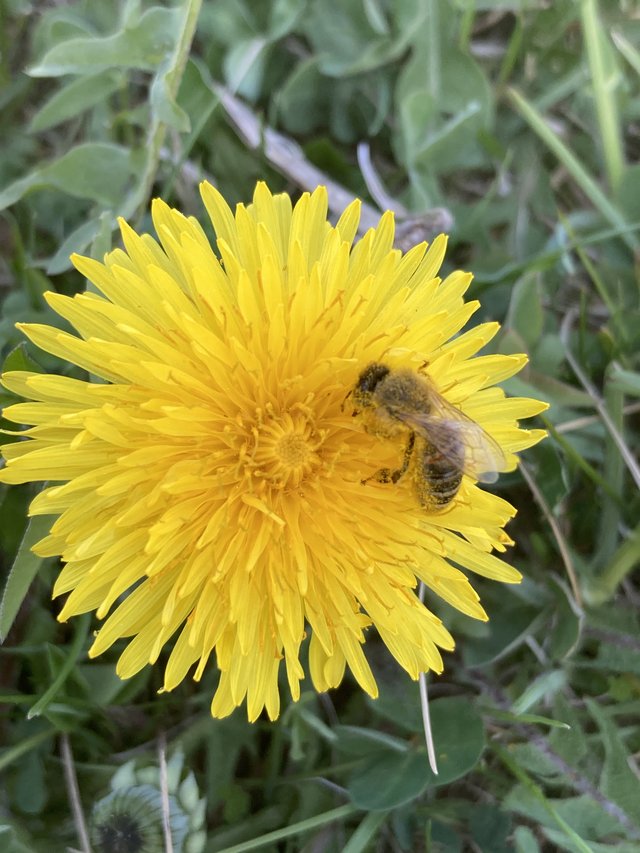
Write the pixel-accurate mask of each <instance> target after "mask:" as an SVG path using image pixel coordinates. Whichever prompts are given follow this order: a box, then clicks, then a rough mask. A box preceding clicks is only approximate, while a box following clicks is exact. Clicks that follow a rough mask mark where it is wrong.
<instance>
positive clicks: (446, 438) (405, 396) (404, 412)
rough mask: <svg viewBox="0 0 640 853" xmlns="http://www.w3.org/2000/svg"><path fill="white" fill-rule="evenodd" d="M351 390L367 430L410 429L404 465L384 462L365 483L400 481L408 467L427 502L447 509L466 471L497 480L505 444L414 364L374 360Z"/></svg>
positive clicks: (425, 504)
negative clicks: (399, 367) (404, 365)
mask: <svg viewBox="0 0 640 853" xmlns="http://www.w3.org/2000/svg"><path fill="white" fill-rule="evenodd" d="M349 396H352V397H353V402H354V411H353V413H352V414H353V415H354V416H356V415H360V414H362V415H363V417H364V418H365V421H364V425H365V429H366V430H367V432H369V433H372V434H373V435H377V436H380V437H383V438H392V437H394V436H398V435H401V434H405V435H407V444H406V447H405V451H404V457H403V460H402V464H401V465H400V467H399V468H380V469H379V470H378V471H376V472H375V473H374V474H372V475H371V476H370V477H367V478H366V479H365V480H363V481H362V483H363V484H364V483H367V482H369V481H370V480H375V481H376V482H377V483H397V482H398V481H399V480H400V479H401V477H403V476H404V475H405V474H406V473H407V471H410V475H411V476H412V478H413V484H414V488H415V491H416V494H417V496H418V499H419V501H420V503H421V504H422V506H423V507H424V508H425V509H427V510H429V511H435V510H442V509H445V508H446V507H447V506H448V505H449V504H450V503H451V501H453V499H454V498H455V496H456V495H457V494H458V490H459V488H460V484H461V483H462V476H463V474H468V475H470V476H471V477H473V478H474V479H476V480H480V481H481V482H484V483H494V482H495V481H496V480H497V478H498V475H497V473H496V472H497V471H500V470H504V468H505V465H506V459H505V456H504V453H503V452H502V450H501V449H500V447H499V445H498V444H497V443H496V442H495V441H494V440H493V439H492V438H491V437H490V436H489V435H487V433H486V432H485V431H484V430H483V429H482V427H481V426H480V425H479V424H477V423H476V422H475V421H473V420H471V418H469V417H467V415H465V414H464V413H463V412H461V411H460V410H459V409H456V407H455V406H453V405H452V404H451V403H449V402H448V401H447V400H445V398H444V397H443V396H442V395H441V394H440V393H439V392H438V391H437V390H436V389H435V387H434V386H433V384H432V382H431V381H430V380H429V379H428V377H426V376H423V375H421V374H419V373H416V372H415V371H413V370H392V369H391V368H389V367H387V365H386V364H381V363H380V362H373V363H372V364H370V365H368V367H365V369H364V370H363V371H362V373H361V374H360V376H359V377H358V381H357V382H356V384H355V386H354V388H353V389H352V391H351V392H350V394H349Z"/></svg>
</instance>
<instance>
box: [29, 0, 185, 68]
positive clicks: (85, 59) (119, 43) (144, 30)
mask: <svg viewBox="0 0 640 853" xmlns="http://www.w3.org/2000/svg"><path fill="white" fill-rule="evenodd" d="M130 23H131V25H130V26H127V24H126V23H125V25H124V26H123V27H122V29H120V30H118V31H117V32H115V33H114V34H113V35H110V36H106V37H96V38H73V39H69V40H68V41H65V42H62V44H58V45H56V46H55V47H52V48H51V50H49V51H47V53H46V54H45V55H44V57H43V58H42V60H41V61H40V62H39V63H37V64H36V65H34V66H32V67H31V68H30V69H29V70H28V73H29V74H30V75H31V76H32V77H59V76H61V75H62V74H93V73H96V72H97V71H103V70H104V69H106V68H141V69H143V70H146V71H155V69H156V68H157V67H158V66H159V64H160V63H161V62H162V61H163V60H164V58H165V57H166V56H167V54H168V53H170V52H171V50H172V48H173V45H174V41H175V34H176V32H177V31H178V25H179V9H162V8H160V7H158V6H154V7H153V8H151V9H148V10H147V11H146V12H145V13H144V14H143V15H141V16H140V18H139V19H137V20H136V21H135V22H130Z"/></svg>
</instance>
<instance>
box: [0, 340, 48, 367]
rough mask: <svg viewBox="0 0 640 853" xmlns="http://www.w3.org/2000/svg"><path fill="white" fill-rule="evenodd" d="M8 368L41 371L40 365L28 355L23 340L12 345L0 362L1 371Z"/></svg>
mask: <svg viewBox="0 0 640 853" xmlns="http://www.w3.org/2000/svg"><path fill="white" fill-rule="evenodd" d="M9 370H27V371H29V372H30V373H42V372H43V370H42V365H40V364H38V362H37V361H36V360H35V359H34V358H32V357H31V356H30V355H29V350H28V348H27V345H26V344H25V343H24V342H23V343H20V344H18V346H17V347H14V348H13V349H12V350H11V352H10V353H9V355H8V356H7V357H6V358H5V360H4V362H3V364H2V371H0V372H2V373H7V372H8V371H9Z"/></svg>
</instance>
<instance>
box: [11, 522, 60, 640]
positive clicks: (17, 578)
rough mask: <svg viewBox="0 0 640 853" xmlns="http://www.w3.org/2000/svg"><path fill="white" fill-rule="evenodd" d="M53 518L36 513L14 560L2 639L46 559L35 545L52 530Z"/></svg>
mask: <svg viewBox="0 0 640 853" xmlns="http://www.w3.org/2000/svg"><path fill="white" fill-rule="evenodd" d="M50 528H51V518H50V517H49V516H46V515H36V516H34V517H33V518H32V519H30V521H29V524H28V526H27V529H26V531H25V534H24V537H23V539H22V542H21V543H20V547H19V548H18V553H17V554H16V558H15V560H14V561H13V565H12V566H11V570H10V572H9V577H8V578H7V583H6V585H5V588H4V592H3V594H2V601H1V602H0V642H4V640H5V639H6V637H7V634H8V633H9V631H10V630H11V626H12V625H13V621H14V619H15V618H16V616H17V614H18V610H19V609H20V605H21V604H22V602H23V601H24V599H25V597H26V595H27V592H28V591H29V587H30V586H31V582H32V581H33V579H34V578H35V576H36V575H37V574H38V571H39V570H40V567H41V566H42V563H43V558H42V557H37V556H36V555H35V554H34V553H33V551H32V550H31V548H32V547H33V546H34V545H35V544H36V542H39V541H40V540H41V539H43V538H44V537H45V536H47V534H48V533H49V530H50Z"/></svg>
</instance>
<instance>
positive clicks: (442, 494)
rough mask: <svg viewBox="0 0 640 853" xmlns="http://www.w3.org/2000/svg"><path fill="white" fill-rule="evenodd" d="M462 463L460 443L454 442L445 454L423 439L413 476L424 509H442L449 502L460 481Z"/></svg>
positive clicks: (454, 494) (455, 493)
mask: <svg viewBox="0 0 640 853" xmlns="http://www.w3.org/2000/svg"><path fill="white" fill-rule="evenodd" d="M463 464H464V447H463V445H462V444H461V443H456V445H455V446H453V447H452V448H450V450H449V454H448V456H445V455H444V454H443V453H441V452H440V451H439V450H438V449H437V448H436V447H434V446H433V445H432V444H431V443H429V442H426V441H425V446H424V451H423V454H422V458H421V459H420V461H419V462H418V469H417V470H416V477H415V484H416V491H417V493H418V498H419V499H420V503H421V504H422V506H423V507H425V509H442V508H443V507H445V506H447V505H448V504H450V503H451V501H452V500H453V499H454V498H455V496H456V495H457V494H458V489H459V488H460V483H461V482H462V466H463Z"/></svg>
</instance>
